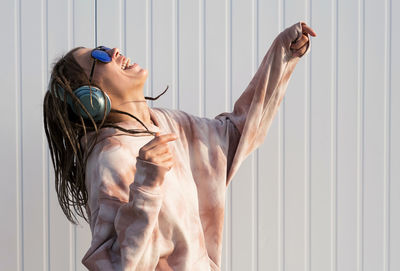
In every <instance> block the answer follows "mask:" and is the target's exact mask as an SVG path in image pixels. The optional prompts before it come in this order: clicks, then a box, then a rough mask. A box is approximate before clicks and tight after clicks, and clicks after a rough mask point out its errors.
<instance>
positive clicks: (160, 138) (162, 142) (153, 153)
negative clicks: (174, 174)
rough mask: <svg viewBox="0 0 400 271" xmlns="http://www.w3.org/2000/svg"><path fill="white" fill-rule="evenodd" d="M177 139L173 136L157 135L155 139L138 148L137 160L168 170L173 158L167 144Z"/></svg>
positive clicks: (171, 165)
mask: <svg viewBox="0 0 400 271" xmlns="http://www.w3.org/2000/svg"><path fill="white" fill-rule="evenodd" d="M177 138H178V137H177V136H176V135H175V134H164V135H160V133H157V134H156V136H155V138H153V139H152V140H150V141H149V142H148V143H147V144H146V145H144V146H143V147H142V148H140V150H139V158H140V159H142V160H145V161H148V162H151V163H154V164H157V165H159V166H162V167H165V168H167V169H168V170H170V169H171V168H172V167H173V165H174V158H173V155H172V152H171V148H170V147H169V146H168V142H171V141H174V140H176V139H177Z"/></svg>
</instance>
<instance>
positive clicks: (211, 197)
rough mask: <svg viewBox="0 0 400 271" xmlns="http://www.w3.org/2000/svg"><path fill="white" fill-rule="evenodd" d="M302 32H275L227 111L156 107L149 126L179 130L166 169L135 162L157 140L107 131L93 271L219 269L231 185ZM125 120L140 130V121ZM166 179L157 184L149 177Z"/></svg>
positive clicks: (95, 199)
mask: <svg viewBox="0 0 400 271" xmlns="http://www.w3.org/2000/svg"><path fill="white" fill-rule="evenodd" d="M301 35H302V27H301V22H299V23H297V24H295V25H293V26H291V27H289V28H287V29H285V30H284V31H283V32H282V33H280V34H279V35H278V37H277V38H276V39H275V40H274V42H273V43H272V45H271V47H270V49H269V50H268V52H267V54H266V55H265V57H264V59H263V61H262V63H261V65H260V67H259V69H258V71H257V73H256V74H255V76H254V77H253V79H252V80H251V82H250V84H249V85H248V87H247V88H246V90H245V91H244V92H243V94H242V95H241V96H240V98H239V99H238V100H237V101H236V103H235V106H234V110H233V112H231V113H222V114H220V115H218V116H216V117H215V118H214V119H208V118H200V117H195V116H192V115H190V114H187V113H185V112H182V111H178V110H169V109H160V108H153V109H150V115H151V119H152V120H153V122H154V123H155V125H152V126H150V127H149V128H150V130H153V131H156V132H160V133H161V134H165V133H175V134H176V135H177V136H178V139H177V140H176V141H173V142H170V143H168V144H169V145H170V147H171V149H172V151H173V154H174V158H175V165H174V167H173V168H172V169H171V170H169V171H168V170H167V169H166V168H163V167H161V166H158V165H156V164H153V163H150V162H147V161H144V160H141V159H139V158H137V156H138V152H139V149H140V148H141V147H142V146H143V145H144V144H146V143H147V142H149V141H150V140H151V139H153V136H150V135H145V134H141V135H139V136H138V135H136V136H134V135H130V134H126V133H123V132H121V131H120V130H117V129H114V128H105V129H103V130H102V132H101V134H100V141H99V143H98V144H97V145H96V146H95V148H94V150H93V152H92V154H91V155H90V157H89V160H88V163H87V168H86V187H87V191H88V196H89V200H88V206H87V210H88V213H89V218H90V229H91V232H92V242H91V245H90V248H89V250H88V251H87V253H86V254H85V256H84V258H83V259H82V263H83V264H84V265H85V266H86V267H87V268H89V270H108V271H109V270H132V271H133V270H191V271H194V270H202V271H205V270H220V266H221V252H222V236H223V223H224V207H225V194H226V188H227V186H228V184H229V182H230V180H231V179H232V177H233V176H234V174H235V173H236V171H237V170H238V168H239V166H240V164H241V163H242V161H243V160H244V159H245V158H246V156H248V155H249V153H250V152H252V151H253V150H254V149H255V148H257V147H258V146H259V145H260V144H261V143H262V141H263V140H264V138H265V136H266V134H267V132H268V129H269V127H270V125H271V122H272V120H273V118H274V116H275V114H276V112H277V110H278V108H279V105H280V103H281V102H282V99H283V97H284V95H285V92H286V88H287V84H288V81H289V78H290V75H291V74H292V72H293V69H294V68H295V66H296V64H297V62H298V60H299V57H298V56H294V55H293V53H292V52H291V50H290V45H291V42H293V41H295V40H296V39H297V38H299V37H301ZM308 50H309V48H308V49H307V51H308ZM119 125H120V126H121V127H125V128H129V129H134V128H139V129H142V127H141V126H140V125H139V124H138V123H137V122H136V121H135V120H132V121H124V122H121V123H119ZM161 178H163V179H164V182H163V185H162V186H161V187H159V186H157V187H151V186H146V185H145V184H144V183H143V182H144V180H145V179H153V180H156V179H161Z"/></svg>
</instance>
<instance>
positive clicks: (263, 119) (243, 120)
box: [217, 22, 310, 183]
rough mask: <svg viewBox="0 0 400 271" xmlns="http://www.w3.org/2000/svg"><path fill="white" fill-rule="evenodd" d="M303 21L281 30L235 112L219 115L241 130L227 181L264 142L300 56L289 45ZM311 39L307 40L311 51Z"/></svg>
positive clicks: (236, 103) (235, 106) (300, 30)
mask: <svg viewBox="0 0 400 271" xmlns="http://www.w3.org/2000/svg"><path fill="white" fill-rule="evenodd" d="M301 23H302V22H299V23H296V24H294V25H292V26H291V27H288V28H286V29H285V30H284V31H283V32H281V33H280V34H279V35H278V36H277V38H276V39H275V40H274V42H273V43H272V45H271V46H270V48H269V50H268V52H267V53H266V55H265V56H264V58H263V60H262V62H261V64H260V66H259V68H258V70H257V72H256V74H255V75H254V77H253V78H252V80H251V81H250V83H249V85H248V86H247V88H246V89H245V91H244V92H243V93H242V95H241V96H240V97H239V99H238V100H237V101H236V102H235V105H234V109H233V112H231V113H223V114H220V115H219V116H217V118H228V119H229V120H230V121H231V122H232V123H233V124H234V125H235V127H236V128H237V130H238V131H239V133H240V137H239V138H238V139H236V140H238V144H237V146H236V151H235V152H233V153H234V154H233V155H234V157H233V158H231V159H232V164H231V165H230V166H229V172H228V176H227V183H228V182H229V181H230V180H231V179H232V177H233V175H234V174H235V173H236V171H237V169H238V167H239V166H240V164H241V162H242V161H243V160H244V159H245V158H246V157H247V156H248V155H249V154H250V152H252V151H253V150H254V149H256V148H257V147H258V146H260V145H261V143H262V142H263V140H264V138H265V136H266V135H267V132H268V130H269V127H270V125H271V123H272V120H273V118H274V116H275V115H276V113H277V111H278V109H279V106H280V104H281V102H282V100H283V98H284V96H285V93H286V89H287V85H288V83H289V79H290V76H291V74H292V73H293V70H294V68H295V66H296V64H297V63H298V61H299V59H300V57H301V56H297V55H294V54H293V52H292V51H291V49H290V46H291V44H292V42H294V41H296V40H297V39H298V38H300V37H301V35H302V26H301ZM309 45H310V42H308V44H307V51H306V53H307V52H308V51H309V47H310V46H309Z"/></svg>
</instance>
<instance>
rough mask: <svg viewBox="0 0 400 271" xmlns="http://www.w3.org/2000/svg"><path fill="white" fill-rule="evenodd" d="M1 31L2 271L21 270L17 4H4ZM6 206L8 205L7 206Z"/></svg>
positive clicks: (0, 10) (8, 2) (0, 250)
mask: <svg viewBox="0 0 400 271" xmlns="http://www.w3.org/2000/svg"><path fill="white" fill-rule="evenodd" d="M0 24H1V25H2V26H7V27H3V28H2V31H4V32H2V36H3V35H4V37H6V38H3V39H2V42H1V44H0V48H1V51H2V52H4V55H3V59H4V63H6V64H5V65H1V67H0V81H1V82H2V90H1V95H2V99H3V103H2V106H1V109H0V122H1V124H2V128H1V129H2V136H1V141H2V142H4V144H3V143H1V152H0V161H1V163H0V170H1V172H2V174H3V176H2V179H1V184H2V186H3V189H5V190H6V191H7V192H5V193H3V195H2V204H1V205H0V213H1V216H2V221H4V222H6V223H2V225H1V227H0V228H1V232H2V234H1V236H0V243H1V244H2V245H1V246H0V255H1V256H0V270H16V271H20V270H22V269H21V267H22V266H21V260H22V259H21V256H22V255H21V252H22V246H21V244H22V242H21V238H22V236H21V226H22V224H21V219H20V216H21V212H20V210H21V194H20V190H21V178H20V169H21V164H20V148H21V144H20V129H19V128H20V123H19V118H20V105H19V99H20V88H19V86H20V81H19V78H20V76H19V75H20V62H19V60H20V56H19V33H20V31H19V5H18V3H17V2H14V1H7V2H5V3H3V5H2V8H1V9H0ZM5 203H6V204H5Z"/></svg>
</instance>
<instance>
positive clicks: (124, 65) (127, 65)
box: [121, 58, 131, 70]
mask: <svg viewBox="0 0 400 271" xmlns="http://www.w3.org/2000/svg"><path fill="white" fill-rule="evenodd" d="M130 61H131V60H130V59H129V58H128V59H127V61H126V62H125V63H122V65H121V69H123V70H125V69H126V68H127V67H130V65H129V62H130Z"/></svg>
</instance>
